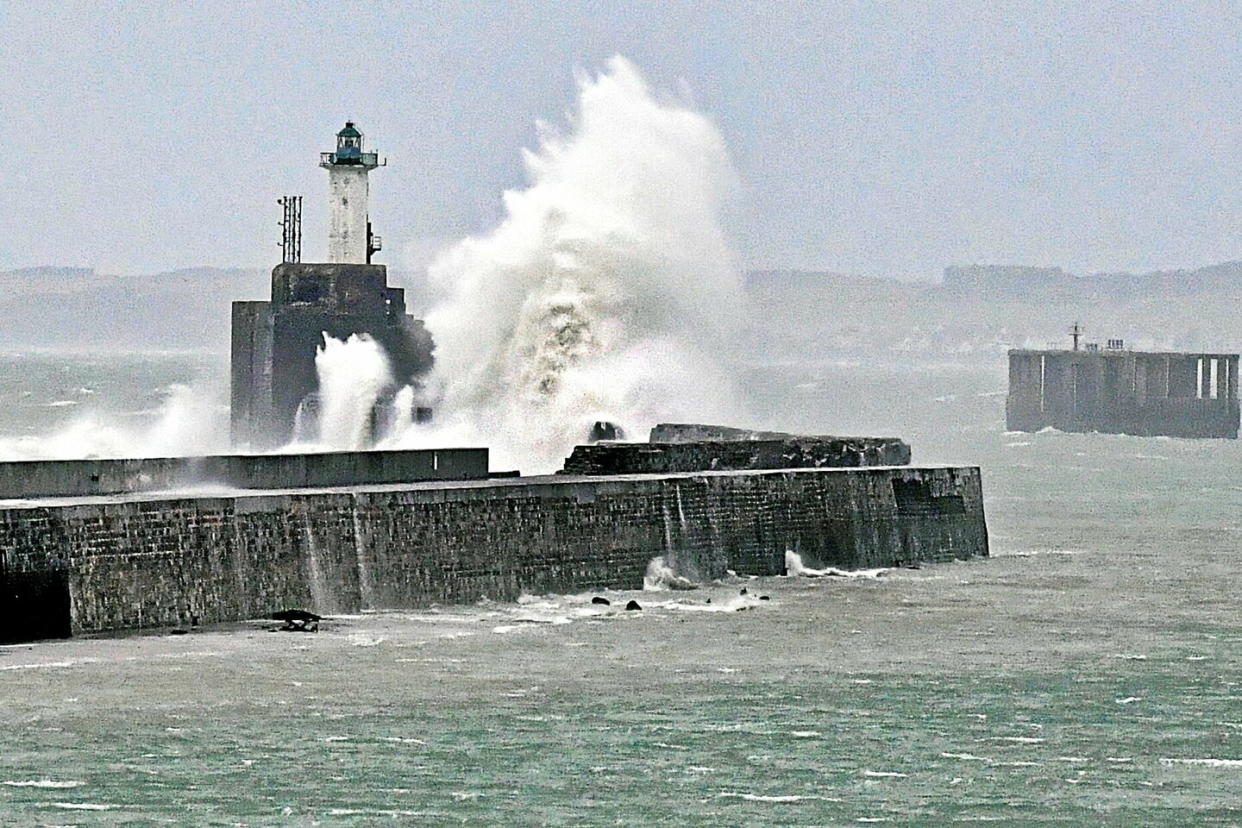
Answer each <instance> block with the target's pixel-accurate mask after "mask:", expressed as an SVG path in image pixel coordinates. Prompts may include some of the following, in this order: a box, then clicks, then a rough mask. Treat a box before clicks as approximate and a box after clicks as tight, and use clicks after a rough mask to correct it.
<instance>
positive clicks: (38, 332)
mask: <svg viewBox="0 0 1242 828" xmlns="http://www.w3.org/2000/svg"><path fill="white" fill-rule="evenodd" d="M395 275H399V274H395ZM270 278H271V277H270V275H269V271H267V270H261V269H258V268H254V269H248V268H217V267H194V268H186V269H183V270H174V271H170V272H167V273H156V274H151V275H144V276H113V275H109V274H103V273H97V272H96V271H94V270H93V269H91V268H84V267H32V268H24V269H21V270H9V271H0V319H3V320H4V324H3V325H0V349H4V350H9V351H12V350H24V349H43V348H65V349H74V350H82V349H87V350H96V349H98V350H155V351H161V350H213V351H220V352H222V353H227V352H228V348H229V319H230V316H229V314H230V310H229V308H230V303H231V302H232V301H233V300H235V299H261V298H263V297H266V296H267V295H269V294H270V292H271V288H270ZM408 298H409V299H410V300H411V306H412V308H414V309H415V310H420V309H421V308H420V306H419V305H418V304H417V302H418V299H419V297H418V296H417V295H414V296H410V297H408Z"/></svg>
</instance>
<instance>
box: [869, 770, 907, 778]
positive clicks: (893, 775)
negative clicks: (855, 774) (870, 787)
mask: <svg viewBox="0 0 1242 828" xmlns="http://www.w3.org/2000/svg"><path fill="white" fill-rule="evenodd" d="M863 776H872V777H884V778H888V777H891V778H895V779H905V778H907V777H909V776H910V774H908V773H898V772H897V771H873V770H864V771H863Z"/></svg>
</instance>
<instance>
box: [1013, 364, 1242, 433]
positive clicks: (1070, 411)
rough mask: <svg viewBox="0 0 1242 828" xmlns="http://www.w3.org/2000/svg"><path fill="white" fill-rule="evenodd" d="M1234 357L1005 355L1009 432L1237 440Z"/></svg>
mask: <svg viewBox="0 0 1242 828" xmlns="http://www.w3.org/2000/svg"><path fill="white" fill-rule="evenodd" d="M1238 420H1239V410H1238V355H1237V354H1184V353H1149V352H1139V351H1126V350H1121V349H1116V350H1048V351H1030V350H1013V351H1010V352H1009V396H1008V398H1007V400H1006V402H1005V421H1006V427H1007V428H1008V429H1009V430H1010V431H1038V430H1039V429H1041V428H1046V427H1052V428H1057V429H1060V430H1062V431H1077V432H1091V431H1099V432H1105V433H1111V434H1134V435H1140V436H1152V435H1166V436H1169V437H1226V438H1230V439H1234V438H1237V436H1238Z"/></svg>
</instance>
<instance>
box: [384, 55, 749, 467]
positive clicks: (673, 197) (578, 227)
mask: <svg viewBox="0 0 1242 828" xmlns="http://www.w3.org/2000/svg"><path fill="white" fill-rule="evenodd" d="M579 87H580V88H579V92H580V95H579V102H578V107H577V110H576V112H575V114H574V115H573V116H572V117H571V119H570V124H569V126H570V129H569V131H568V133H567V134H565V135H558V134H555V133H554V132H553V131H552V130H551V129H549V128H547V127H545V128H544V129H543V131H542V132H543V136H542V139H541V141H540V145H539V148H538V149H537V150H535V151H530V152H527V153H525V163H526V170H527V175H528V181H529V183H528V185H527V186H526V187H525V188H524V189H517V190H510V191H507V192H506V193H505V194H504V206H505V217H504V219H503V220H502V221H501V223H500V224H499V226H497V227H496V228H495V229H494V230H493V231H492V232H491V233H489V234H486V235H483V236H479V237H475V238H468V239H466V240H464V241H462V242H461V243H459V244H457V245H456V246H455V247H453V248H451V249H450V250H448V251H447V252H445V253H444V254H443V255H441V256H440V257H439V258H438V259H437V260H436V261H435V262H434V263H433V264H432V265H431V267H430V270H429V281H430V284H431V287H432V290H433V291H434V292H435V293H436V294H438V296H439V299H438V301H436V303H435V305H434V306H433V309H432V311H431V313H430V314H429V315H428V317H427V325H428V328H429V329H430V330H431V332H432V334H433V335H434V336H435V338H436V342H437V372H438V379H439V381H441V382H442V383H443V388H444V393H443V397H442V399H441V400H440V401H439V404H438V411H437V420H438V423H437V425H436V426H435V427H433V428H412V429H409V430H408V431H407V432H406V433H405V435H403V436H402V437H401V438H399V439H398V440H396V441H395V442H396V443H397V444H402V445H429V444H432V443H439V444H444V443H446V442H462V443H484V444H488V445H490V446H491V447H492V452H493V457H494V458H495V460H496V462H497V463H498V464H499V465H501V466H502V467H507V466H520V467H522V468H523V470H525V471H546V470H550V469H554V468H556V467H557V466H558V465H559V463H560V461H561V459H562V458H563V457H564V456H565V455H566V454H567V453H568V451H569V449H570V448H571V447H572V446H573V445H574V444H575V443H579V442H582V441H583V440H584V439H585V437H586V434H587V429H588V428H589V426H590V424H591V423H592V422H593V421H596V420H610V421H613V422H618V423H620V424H622V425H623V426H624V427H625V428H626V430H627V431H628V432H630V433H634V434H637V433H641V432H642V431H643V430H644V429H645V428H647V427H649V426H650V425H651V424H653V423H654V422H656V421H657V420H659V419H696V420H703V419H706V420H713V421H714V420H721V419H723V420H729V419H735V418H736V417H737V414H736V411H735V405H736V404H735V399H736V396H735V390H734V387H733V384H732V381H731V379H730V370H729V365H728V360H727V358H726V356H725V355H726V354H727V353H728V352H729V350H730V348H731V346H732V344H733V343H734V342H735V341H736V340H737V338H738V333H739V331H740V320H741V313H742V290H741V279H740V274H739V270H738V266H737V263H736V261H735V258H734V255H733V253H732V251H731V250H730V248H729V245H728V243H727V241H726V239H725V235H724V233H723V232H722V230H721V227H720V213H721V210H722V206H723V203H724V199H725V196H726V194H727V192H728V191H729V190H730V189H731V188H732V186H733V183H734V180H735V179H734V174H733V172H732V168H731V165H730V162H729V158H728V153H727V151H726V149H725V145H724V141H723V140H722V138H721V136H720V133H719V132H718V131H717V129H716V128H715V127H714V126H713V124H712V123H711V122H710V121H709V120H708V119H707V118H705V117H704V116H702V115H700V114H698V113H696V112H693V111H691V110H690V109H689V108H687V107H686V106H684V105H681V104H678V103H675V102H671V101H668V100H663V99H657V98H656V97H655V96H653V94H652V93H651V91H650V90H649V89H648V87H647V85H646V83H645V82H644V80H643V79H642V77H641V76H640V74H639V73H638V71H637V70H636V69H635V67H634V66H633V65H632V64H630V63H629V61H627V60H625V59H624V58H621V57H615V58H613V59H612V60H611V61H609V63H608V65H607V68H606V70H605V71H604V72H603V73H602V74H600V75H598V76H595V77H583V78H582V79H581V80H580V84H579Z"/></svg>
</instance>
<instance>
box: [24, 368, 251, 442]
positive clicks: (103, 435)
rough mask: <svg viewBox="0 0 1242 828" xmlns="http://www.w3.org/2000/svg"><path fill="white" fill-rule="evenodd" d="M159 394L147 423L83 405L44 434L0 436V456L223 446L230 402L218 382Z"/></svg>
mask: <svg viewBox="0 0 1242 828" xmlns="http://www.w3.org/2000/svg"><path fill="white" fill-rule="evenodd" d="M162 394H163V400H162V402H161V403H160V405H159V408H158V409H157V410H155V411H153V412H143V413H150V414H154V415H155V420H154V422H152V423H150V424H149V425H147V426H136V425H134V424H133V422H132V418H131V419H130V420H129V421H128V422H127V421H126V419H123V418H122V417H121V416H119V415H117V414H112V413H109V412H106V411H97V410H86V411H83V412H82V413H81V414H79V415H78V416H77V417H75V418H74V419H73V420H72V421H71V422H69V423H68V424H67V425H65V426H64V427H63V428H60V429H57V430H55V431H53V432H51V433H48V434H42V435H28V436H22V437H2V438H0V459H3V460H71V459H81V458H93V457H101V458H112V457H180V456H186V455H194V454H211V453H218V452H220V451H224V450H226V449H227V447H228V406H227V403H226V401H225V400H224V399H223V396H224V395H223V394H222V392H221V389H220V388H218V387H216V386H214V385H210V384H206V383H196V384H193V385H185V384H181V383H175V384H173V385H169V386H168V387H167V388H165V389H163V390H162ZM83 407H85V406H83Z"/></svg>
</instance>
